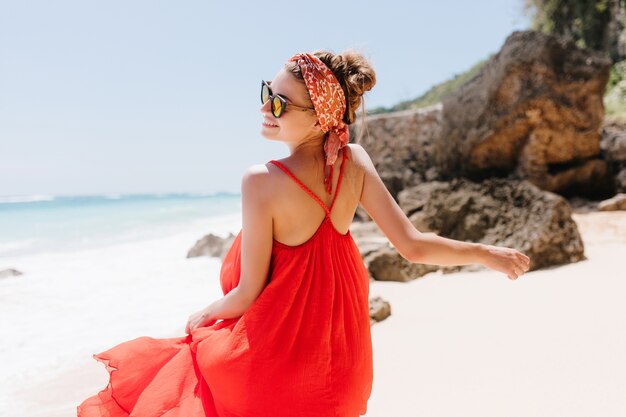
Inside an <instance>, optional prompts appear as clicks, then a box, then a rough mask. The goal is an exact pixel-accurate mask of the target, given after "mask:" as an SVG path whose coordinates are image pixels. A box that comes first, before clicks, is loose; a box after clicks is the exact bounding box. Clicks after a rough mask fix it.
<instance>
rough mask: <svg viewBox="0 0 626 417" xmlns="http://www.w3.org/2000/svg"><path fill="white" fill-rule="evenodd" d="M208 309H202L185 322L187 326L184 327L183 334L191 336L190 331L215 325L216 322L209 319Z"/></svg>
mask: <svg viewBox="0 0 626 417" xmlns="http://www.w3.org/2000/svg"><path fill="white" fill-rule="evenodd" d="M209 317H210V316H209V309H208V307H207V308H203V309H202V310H200V311H197V312H195V313H193V314H192V315H191V316H189V320H187V326H185V333H187V334H191V331H192V330H194V329H195V328H198V327H206V326H210V325H212V324H213V323H215V322H216V321H217V320H214V319H210V318H209Z"/></svg>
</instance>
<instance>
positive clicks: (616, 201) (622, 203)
mask: <svg viewBox="0 0 626 417" xmlns="http://www.w3.org/2000/svg"><path fill="white" fill-rule="evenodd" d="M598 210H600V211H614V210H626V193H619V194H617V195H615V196H613V197H611V198H609V199H608V200H602V201H600V202H599V203H598Z"/></svg>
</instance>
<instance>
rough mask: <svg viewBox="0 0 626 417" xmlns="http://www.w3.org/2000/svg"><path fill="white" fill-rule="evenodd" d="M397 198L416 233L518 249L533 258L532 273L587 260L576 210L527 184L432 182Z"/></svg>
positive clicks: (519, 181)
mask: <svg viewBox="0 0 626 417" xmlns="http://www.w3.org/2000/svg"><path fill="white" fill-rule="evenodd" d="M398 198H399V202H400V207H401V208H402V210H403V211H404V213H405V214H406V215H407V216H408V217H409V219H410V220H411V222H412V223H413V225H414V226H415V227H416V228H417V230H419V231H421V232H434V233H437V234H438V235H440V236H444V237H447V238H451V239H456V240H461V241H469V242H481V243H484V244H488V245H496V246H505V247H510V248H515V249H517V250H519V251H520V252H522V253H524V254H526V255H528V256H529V257H530V260H531V262H530V269H529V270H534V269H539V268H543V267H547V266H552V265H561V264H566V263H571V262H577V261H580V260H582V259H585V257H584V246H583V241H582V239H581V237H580V234H579V232H578V227H577V226H576V223H575V222H574V220H573V219H572V209H571V206H570V205H569V204H568V202H567V201H566V200H565V199H564V198H563V197H561V196H560V195H558V194H555V193H552V192H549V191H544V190H541V189H539V188H538V187H537V186H535V185H534V184H532V183H530V182H529V181H526V180H506V179H503V178H490V179H487V180H485V181H483V182H480V183H477V182H472V181H470V180H467V179H464V178H455V179H453V180H452V181H449V182H444V181H433V182H430V183H423V184H420V185H417V186H414V187H411V188H407V189H405V190H403V191H402V192H400V194H399V195H398ZM444 269H445V272H451V271H455V270H462V269H467V268H464V267H463V266H455V267H446V268H444Z"/></svg>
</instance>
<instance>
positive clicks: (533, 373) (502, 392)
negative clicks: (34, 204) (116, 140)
mask: <svg viewBox="0 0 626 417" xmlns="http://www.w3.org/2000/svg"><path fill="white" fill-rule="evenodd" d="M575 220H576V221H577V223H578V224H579V228H580V230H581V234H582V235H583V239H584V243H585V253H586V256H587V257H588V259H587V260H584V261H581V262H578V263H576V264H569V265H565V266H561V267H555V268H550V269H544V270H540V271H534V272H529V273H526V274H525V275H523V276H522V277H520V278H519V279H518V280H517V281H511V280H509V279H508V278H507V277H506V276H505V275H504V274H501V273H498V272H493V271H487V272H476V273H456V274H448V275H442V274H440V273H433V274H430V275H428V276H425V277H422V278H419V279H417V280H414V281H412V282H409V283H396V282H375V283H372V286H371V290H370V295H371V296H375V295H381V296H382V297H383V298H385V299H386V300H387V301H389V302H390V303H391V308H392V315H391V316H390V317H389V318H387V319H386V320H385V321H383V322H380V323H377V324H375V325H374V326H373V327H372V336H373V344H374V388H373V393H372V396H371V398H370V401H369V405H368V413H367V417H405V416H406V417H413V416H420V417H421V416H429V417H436V416H441V417H444V416H445V417H451V416H463V417H471V416H480V417H488V416H494V417H495V416H497V417H501V416H507V417H515V416H524V417H529V416H542V417H543V416H564V417H579V416H580V417H582V416H594V417H596V416H602V417H610V416H620V417H623V416H626V303H624V302H623V299H624V295H625V294H626V273H625V272H624V267H623V266H622V265H623V263H624V262H625V261H626V213H624V212H613V213H589V214H580V215H575ZM200 235H201V233H200ZM199 237H200V236H199V235H198V236H196V238H199ZM191 243H193V242H191ZM189 246H190V242H189V241H188V239H181V238H178V240H177V241H171V242H169V243H168V244H163V242H161V243H158V242H154V244H153V245H152V246H149V247H148V250H146V248H145V247H144V248H142V249H141V252H140V254H141V257H142V259H139V261H141V262H145V263H142V265H144V267H145V269H147V270H148V271H139V270H135V271H134V274H135V275H134V277H133V278H134V280H135V281H134V283H133V284H130V283H129V284H127V285H128V286H127V287H125V289H126V290H127V291H129V293H130V294H134V295H133V298H132V302H131V301H129V300H120V302H121V304H119V306H118V307H117V309H118V310H119V311H120V312H119V315H118V316H115V317H113V319H114V320H113V321H111V320H110V319H107V318H106V317H101V316H97V315H95V312H96V311H98V310H97V309H89V310H88V311H76V310H77V306H79V305H81V304H80V302H79V301H78V300H76V301H74V302H71V303H69V304H66V305H56V306H55V307H54V309H50V306H49V305H44V306H43V307H42V308H44V310H43V312H42V311H39V310H36V307H37V306H36V305H34V306H33V308H34V309H35V310H33V311H32V313H31V314H32V317H30V318H21V319H20V320H19V322H20V325H24V326H34V327H35V329H28V330H25V331H26V332H27V336H28V337H24V338H20V339H19V340H18V341H16V343H20V344H21V345H20V349H19V350H16V349H13V350H11V352H10V353H11V354H12V355H13V357H12V358H11V359H10V360H11V362H13V364H12V365H10V366H9V368H10V369H13V370H15V369H19V367H23V366H25V364H28V363H30V361H31V360H33V361H34V362H35V364H37V366H36V367H33V372H35V371H37V370H38V369H41V371H38V372H36V373H33V372H30V373H25V374H23V375H21V377H15V372H12V373H11V374H10V375H5V373H7V374H8V371H6V370H3V371H2V373H3V375H2V376H3V378H2V379H3V381H0V384H2V387H1V389H0V393H2V395H3V396H2V397H0V400H2V401H0V415H1V416H5V415H6V416H15V415H20V416H24V417H35V416H41V417H44V416H45V417H61V416H74V415H75V409H76V405H78V404H79V403H80V402H81V401H82V400H83V399H85V398H86V397H87V396H91V395H93V394H95V393H96V392H97V391H99V390H100V389H102V388H103V387H104V386H105V385H106V382H107V379H108V375H107V374H106V372H105V370H104V367H103V365H102V364H100V363H98V362H96V361H95V360H93V359H92V358H91V356H90V353H91V352H96V351H99V350H104V349H105V348H108V347H111V346H112V345H113V344H115V343H117V342H118V341H122V340H126V339H129V338H133V337H136V336H138V335H142V334H145V335H151V336H154V337H171V336H177V335H182V334H183V333H184V332H183V330H184V328H183V326H184V323H185V322H186V318H187V317H188V315H189V314H191V312H193V311H195V309H196V308H197V307H201V306H204V304H203V303H202V298H201V296H202V297H204V295H203V294H198V293H199V292H201V291H206V292H205V294H207V295H208V297H209V298H211V297H212V296H211V294H213V295H214V294H215V291H217V290H218V289H219V287H217V285H216V282H215V281H207V276H208V275H209V274H215V273H216V271H217V270H218V267H219V266H218V264H217V263H216V261H213V260H210V259H209V258H198V259H192V260H184V259H180V256H181V253H176V254H175V255H174V254H171V252H172V251H173V250H174V249H175V248H178V249H177V250H178V251H179V252H180V251H181V250H186V249H188V247H189ZM126 249H127V250H126V251H121V250H120V251H116V252H115V253H106V254H105V255H103V254H99V255H98V254H92V255H91V257H89V256H87V255H85V256H86V257H85V258H84V259H82V261H84V262H93V263H94V265H93V268H94V271H100V272H98V274H100V275H101V277H104V276H115V274H116V273H117V272H118V271H116V270H115V269H109V268H111V265H117V264H119V265H120V266H119V267H120V268H121V267H122V265H123V263H124V262H123V261H124V260H123V259H122V260H119V259H118V260H117V261H113V260H111V259H110V258H109V257H110V256H122V253H124V254H126V255H125V256H126V257H127V258H126V259H130V257H131V254H129V253H128V250H129V249H132V247H130V248H126ZM137 249H138V248H137ZM168 251H170V255H169V256H170V257H172V259H163V257H165V258H167V256H168V255H167V253H168ZM101 256H107V259H102V260H100V261H98V258H101ZM176 257H179V258H178V259H179V260H178V261H177V260H175V259H174V258H176ZM79 261H80V260H75V262H79ZM133 264H134V265H139V263H134V262H133ZM74 265H75V266H77V265H76V264H74ZM163 265H168V267H167V268H168V269H167V270H165V271H164V270H161V269H159V268H161V267H163ZM16 266H17V267H18V269H20V268H19V266H20V265H16ZM71 266H72V264H71V263H68V266H67V268H68V269H67V270H65V271H57V273H62V272H68V273H69V269H70V268H71ZM77 267H78V266H77ZM42 268H43V266H42ZM135 268H137V267H135ZM103 269H104V271H106V274H105V272H103ZM149 274H153V275H154V276H155V277H156V278H155V279H154V280H152V281H148V280H146V275H149ZM25 278H26V277H23V279H25ZM31 278H32V277H31ZM140 278H141V279H140ZM20 279H22V278H20ZM96 281H98V280H96ZM181 283H185V285H184V287H186V288H184V291H180V290H177V288H179V287H180V286H181V285H180V284H181ZM79 285H80V284H79V283H75V284H73V285H72V286H71V287H72V288H73V291H74V292H73V293H72V298H75V297H84V296H86V295H88V294H90V293H93V292H94V291H99V290H101V291H102V293H101V297H105V298H106V299H107V300H109V301H114V299H115V298H116V294H119V291H114V290H113V289H112V288H107V286H104V288H100V289H98V288H97V285H96V283H95V281H91V282H90V283H89V284H88V285H89V287H90V290H89V291H87V288H85V289H83V290H82V292H80V291H78V288H80V287H79ZM103 285H104V284H103ZM116 285H118V286H119V285H123V283H122V282H119V281H118V282H117V283H116ZM141 285H143V288H140V286H141ZM146 288H150V291H147V290H146ZM4 290H5V291H3V293H2V295H3V297H2V303H5V302H6V301H7V298H6V297H8V293H7V292H6V288H5V289H4ZM50 290H51V294H52V295H56V296H58V297H61V298H63V300H64V301H66V302H67V300H69V298H67V297H62V294H63V292H62V291H61V289H58V288H57V289H55V288H54V286H51V287H50ZM117 290H120V288H119V287H118V288H117ZM164 291H165V292H164ZM140 294H143V295H144V296H143V297H141V296H140ZM168 294H169V295H168ZM184 294H187V295H188V296H189V299H188V301H187V300H184V297H183V296H184ZM35 295H37V294H35V293H34V292H33V293H32V294H28V291H27V290H23V291H22V292H21V293H19V294H17V296H18V297H26V296H31V297H32V296H35ZM159 297H161V299H159ZM162 297H165V298H166V300H164V299H163V298H162ZM175 297H181V298H183V299H182V300H179V301H176V300H175ZM153 298H156V299H153ZM42 300H43V299H42ZM14 301H16V302H18V301H20V300H19V299H18V300H14ZM89 301H90V302H95V301H93V300H89ZM42 302H43V301H42ZM83 302H85V300H83ZM2 307H3V310H2V311H3V312H4V310H5V308H4V307H5V306H4V305H3V306H2ZM29 311H30V310H29ZM100 311H101V310H100ZM44 313H48V314H44ZM86 322H87V323H88V324H87V323H86ZM5 326H6V325H5ZM37 326H40V327H37ZM41 326H43V327H41ZM51 326H53V327H51ZM55 328H56V329H58V330H57V331H54V329H55ZM50 329H53V330H50ZM167 329H169V330H167ZM1 330H5V331H8V330H7V329H4V328H2V329H1ZM10 330H15V329H14V328H11V329H10ZM3 334H7V333H3ZM42 336H43V337H42ZM89 338H92V339H93V338H97V340H96V341H91V342H90V340H89ZM64 341H65V342H64ZM67 341H74V342H75V343H78V346H77V347H76V348H74V349H70V347H71V345H70V344H68V343H66V342H67ZM4 344H6V339H5V341H4V342H3V345H4ZM57 346H60V347H62V348H63V349H64V350H66V351H67V352H65V354H62V352H58V347H57ZM16 352H21V353H16ZM37 352H41V353H40V354H44V353H46V352H49V353H50V354H53V355H57V356H58V359H57V360H56V362H53V363H52V364H50V361H49V360H48V361H45V360H42V359H41V358H38V357H37V355H38V353H37ZM0 353H5V352H0ZM2 357H3V359H4V360H5V361H6V360H7V356H6V355H5V354H3V356H2ZM5 376H10V377H11V379H9V380H7V379H5ZM18 376H19V375H18ZM16 406H19V407H18V408H16ZM16 409H19V413H17V414H16V412H15V410H16Z"/></svg>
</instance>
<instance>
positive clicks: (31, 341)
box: [0, 193, 241, 416]
mask: <svg viewBox="0 0 626 417" xmlns="http://www.w3.org/2000/svg"><path fill="white" fill-rule="evenodd" d="M240 228H241V197H240V195H239V194H225V193H221V194H214V195H202V194H143V195H137V194H136V195H93V196H46V195H33V196H22V197H0V270H3V269H6V268H14V269H17V270H19V271H20V272H22V273H23V275H18V276H12V277H5V278H0V317H1V318H2V319H1V320H0V335H2V337H1V338H0V357H2V358H3V365H2V366H0V416H3V415H5V414H3V410H18V409H19V410H21V411H23V413H24V414H25V415H38V412H41V410H44V409H47V410H50V409H51V408H54V409H55V410H59V415H75V414H74V412H75V407H76V405H78V403H79V402H81V401H82V400H83V399H84V398H86V397H87V396H91V395H94V394H95V393H96V392H97V391H99V390H100V389H102V388H104V386H105V385H106V383H107V380H108V378H107V377H108V374H107V372H106V371H105V368H104V366H103V365H102V364H101V363H99V362H97V361H95V360H94V359H93V358H92V354H94V353H98V352H101V351H104V350H106V349H108V348H110V347H112V346H114V345H116V344H118V343H120V342H123V341H125V340H130V339H134V338H136V337H139V336H151V337H176V336H184V335H185V332H184V329H185V325H186V323H187V319H188V317H189V316H190V315H191V314H192V313H194V312H196V311H198V310H200V309H202V308H204V307H206V306H207V305H209V304H210V303H212V302H213V301H215V300H217V299H219V298H221V296H222V291H221V287H220V284H219V273H220V267H221V261H220V259H218V258H212V257H197V258H189V259H187V258H186V255H187V251H188V250H189V249H190V248H191V247H192V246H193V245H194V244H195V242H196V241H197V240H198V239H200V238H202V237H203V236H204V235H206V234H208V233H214V234H217V235H220V236H227V235H228V234H229V233H237V232H238V230H239V229H240ZM85 372H87V374H88V375H85ZM75 373H78V374H80V375H82V376H83V377H84V378H85V383H84V384H79V386H81V390H80V391H76V392H72V393H71V395H70V396H67V397H63V398H59V397H58V396H57V395H55V394H53V393H52V392H50V390H49V389H44V388H42V387H49V386H55V385H56V383H57V381H61V380H67V378H68V377H67V375H74V374H75ZM64 378H65V379H64ZM6 415H12V414H6ZM13 415H14V414H13ZM42 415H43V414H42Z"/></svg>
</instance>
